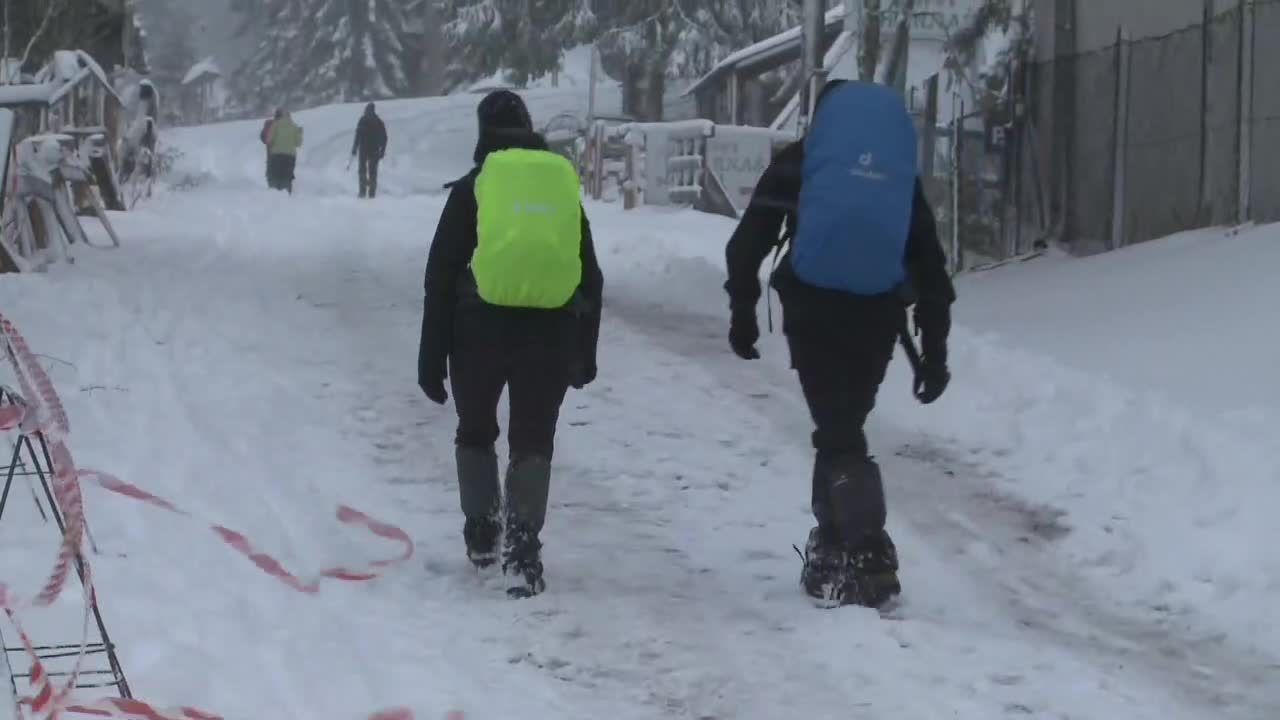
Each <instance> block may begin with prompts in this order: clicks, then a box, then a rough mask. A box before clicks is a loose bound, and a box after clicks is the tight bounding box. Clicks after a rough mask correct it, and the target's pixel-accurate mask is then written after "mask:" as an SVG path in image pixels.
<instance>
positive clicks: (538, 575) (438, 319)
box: [418, 91, 604, 597]
mask: <svg viewBox="0 0 1280 720" xmlns="http://www.w3.org/2000/svg"><path fill="white" fill-rule="evenodd" d="M477 115H478V117H479V124H480V140H479V142H478V143H477V145H476V150H475V168H474V169H473V170H472V171H471V172H470V173H468V174H467V175H466V177H463V178H462V179H460V180H458V181H456V182H453V183H450V187H451V188H452V189H451V191H450V193H449V199H448V201H447V202H446V203H445V207H444V211H443V212H442V213H441V215H440V223H439V225H438V226H437V227H436V234H435V239H434V240H433V241H432V243H431V252H430V256H429V258H428V260H427V273H426V298H425V308H424V312H423V317H422V343H421V346H420V348H419V351H418V384H419V386H421V388H422V391H423V393H425V394H426V396H427V397H428V398H430V399H431V400H432V401H433V402H436V403H439V404H441V405H443V404H444V403H445V402H446V401H448V399H449V395H448V393H447V392H446V391H445V379H446V378H447V377H451V378H452V387H453V395H454V404H455V405H456V408H457V412H458V430H457V437H456V445H457V466H458V489H459V492H460V495H461V503H462V513H463V515H464V517H465V523H464V525H463V529H462V535H463V538H464V540H465V542H466V548H467V557H468V558H470V560H471V562H472V563H474V564H475V565H476V567H478V568H483V567H488V566H490V565H492V564H493V563H494V561H495V560H497V554H498V540H499V538H500V537H505V542H504V543H503V545H504V547H503V558H502V560H503V563H502V567H503V570H504V571H505V572H507V573H509V574H511V575H513V576H515V577H516V578H517V580H516V584H515V585H513V586H512V587H511V588H510V589H509V591H508V592H510V594H511V595H512V596H515V597H528V596H530V595H536V594H538V593H540V592H542V590H543V589H544V587H545V584H544V582H543V579H542V559H541V557H542V556H541V548H542V543H541V541H540V540H539V533H540V531H541V530H542V526H543V522H544V520H545V519H546V513H547V499H548V493H549V491H550V483H551V459H552V453H553V450H554V445H555V435H556V425H557V423H558V420H559V416H560V406H561V404H562V403H563V402H564V399H565V394H566V392H567V391H568V389H569V388H570V387H574V388H582V387H584V386H586V385H587V384H589V383H590V382H592V381H593V380H594V379H595V377H596V344H597V339H598V337H599V332H600V308H601V294H602V292H603V287H604V278H603V276H602V275H601V272H600V266H599V264H598V263H597V261H596V253H595V247H594V245H593V244H592V238H591V226H590V225H589V224H588V222H587V218H586V215H585V214H584V213H583V211H582V204H581V194H580V185H579V180H578V176H577V172H576V171H575V170H574V168H573V166H572V164H570V163H569V162H568V161H567V160H565V159H564V157H562V156H560V155H557V154H555V153H553V152H551V151H549V150H548V149H547V143H546V141H545V140H544V139H543V138H542V137H541V136H540V135H538V134H537V133H535V132H534V131H533V124H532V122H530V119H529V112H528V110H527V109H526V108H525V105H524V102H523V101H522V100H521V99H520V96H518V95H516V94H515V93H512V92H508V91H498V92H495V93H492V94H490V95H488V96H486V97H485V99H484V100H482V101H481V103H480V106H479V107H478V108H477ZM504 388H505V389H506V391H507V393H508V397H509V402H510V405H511V412H510V426H509V433H508V438H509V442H510V449H511V453H510V462H509V464H508V466H507V472H506V481H505V486H506V488H505V502H504V497H503V493H502V491H501V490H502V489H501V488H500V486H499V476H498V458H497V455H496V453H495V450H494V444H495V442H496V441H497V440H498V435H499V426H498V402H499V400H500V399H501V398H502V394H503V390H504ZM503 509H505V512H503ZM504 528H505V533H504Z"/></svg>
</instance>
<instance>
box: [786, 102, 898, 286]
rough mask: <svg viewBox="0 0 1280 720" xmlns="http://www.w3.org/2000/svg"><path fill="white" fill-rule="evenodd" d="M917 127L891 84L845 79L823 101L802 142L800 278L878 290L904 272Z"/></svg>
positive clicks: (796, 261)
mask: <svg viewBox="0 0 1280 720" xmlns="http://www.w3.org/2000/svg"><path fill="white" fill-rule="evenodd" d="M916 152H917V150H916V130H915V125H914V124H913V123H912V121H911V116H910V115H909V114H908V112H907V108H906V104H905V103H904V102H903V100H902V96H901V95H900V94H899V93H898V92H897V91H896V90H894V89H893V88H891V87H888V86H885V85H880V84H876V83H869V82H848V83H845V84H843V85H840V86H838V87H835V88H832V89H831V91H830V92H828V93H827V95H826V97H824V98H823V99H822V102H821V103H820V104H819V106H818V110H817V112H816V113H815V114H814V119H813V124H812V126H811V127H810V130H809V134H808V136H807V137H806V138H805V141H804V165H803V167H802V168H801V184H800V204H799V209H798V210H797V219H796V234H795V238H794V239H793V240H792V244H791V265H792V268H793V269H794V270H795V273H796V276H797V277H799V278H800V280H802V281H804V282H806V283H808V284H810V285H815V286H817V287H822V288H827V289H831V290H841V291H844V292H848V293H852V294H855V295H879V294H882V293H886V292H890V291H892V290H894V289H895V288H897V287H898V286H899V285H900V284H901V283H902V281H903V280H904V278H905V275H906V269H905V267H904V264H903V254H904V252H905V250H906V244H907V235H908V233H909V232H910V230H911V208H912V204H913V202H914V200H915V187H916Z"/></svg>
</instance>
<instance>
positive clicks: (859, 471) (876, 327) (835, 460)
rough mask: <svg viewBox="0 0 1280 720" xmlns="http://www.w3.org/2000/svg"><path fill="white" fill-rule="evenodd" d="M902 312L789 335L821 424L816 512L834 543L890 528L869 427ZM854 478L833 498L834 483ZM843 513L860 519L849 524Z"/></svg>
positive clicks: (794, 358) (890, 310) (816, 438)
mask: <svg viewBox="0 0 1280 720" xmlns="http://www.w3.org/2000/svg"><path fill="white" fill-rule="evenodd" d="M902 312H905V311H904V310H902V309H901V308H900V307H897V308H887V309H884V310H883V311H880V310H877V311H876V312H873V313H869V314H868V316H867V317H866V318H860V320H865V322H858V323H856V324H852V325H848V326H844V327H843V328H842V331H841V332H839V333H833V332H818V331H809V330H808V329H805V330H804V331H794V330H793V331H792V332H791V333H789V334H788V335H787V341H788V344H789V346H790V349H791V364H792V367H794V369H795V370H796V373H797V374H798V375H799V376H800V386H801V388H802V389H803V391H804V397H805V401H806V402H807V403H808V405H809V413H810V415H811V416H812V418H813V422H814V425H815V428H814V431H813V446H814V449H815V450H816V458H815V461H814V473H813V488H812V505H813V515H814V517H815V518H816V519H817V521H818V527H819V528H820V529H821V530H822V531H823V533H824V535H826V536H827V537H830V538H834V537H838V536H843V538H844V539H845V540H846V541H848V542H856V541H857V540H858V539H860V537H861V536H863V535H869V534H872V533H876V532H878V531H880V530H883V529H884V523H885V503H884V489H883V486H882V484H881V482H880V476H879V469H878V467H876V466H875V464H874V462H872V461H871V460H870V458H869V454H870V453H869V448H868V447H867V436H866V432H865V431H864V425H865V424H866V421H867V416H868V415H870V414H871V411H872V409H874V408H875V404H876V393H877V392H878V391H879V389H880V385H881V384H882V383H883V382H884V378H885V373H886V371H887V369H888V367H889V361H890V360H891V359H892V358H893V351H894V345H895V343H896V342H897V338H898V332H899V328H900V324H901V322H902V316H901V314H900V313H902ZM842 476H843V477H844V480H841V477H842ZM850 478H851V479H852V482H849V484H848V485H847V487H842V488H841V492H840V493H837V495H838V496H839V497H833V494H832V485H833V483H842V482H845V481H849V480H850ZM842 516H843V517H844V518H852V519H851V520H849V521H848V522H841V521H840V518H841V517H842ZM838 528H839V529H838ZM851 536H852V537H851Z"/></svg>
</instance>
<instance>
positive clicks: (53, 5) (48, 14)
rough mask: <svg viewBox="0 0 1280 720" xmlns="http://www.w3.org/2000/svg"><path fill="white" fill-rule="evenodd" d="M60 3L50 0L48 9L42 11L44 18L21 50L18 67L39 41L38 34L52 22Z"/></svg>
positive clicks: (25, 62)
mask: <svg viewBox="0 0 1280 720" xmlns="http://www.w3.org/2000/svg"><path fill="white" fill-rule="evenodd" d="M62 4H63V3H62V2H58V0H50V2H49V9H48V10H46V11H45V13H44V20H43V21H41V23H40V27H38V28H36V31H35V33H34V34H32V35H31V40H30V42H28V43H27V49H26V50H23V51H22V59H21V60H19V61H18V67H22V66H24V65H26V64H27V59H28V58H30V57H31V50H32V49H33V48H35V46H36V43H37V42H40V36H41V35H44V33H45V31H46V30H48V29H49V25H50V23H52V22H53V16H54V15H56V14H57V13H58V10H59V8H61V7H62Z"/></svg>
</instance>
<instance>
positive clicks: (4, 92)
mask: <svg viewBox="0 0 1280 720" xmlns="http://www.w3.org/2000/svg"><path fill="white" fill-rule="evenodd" d="M61 87H62V86H61V85H59V84H57V83H36V84H27V85H3V86H0V106H10V105H48V104H49V102H50V98H52V97H53V94H54V93H56V92H57V91H58V90H59V88H61Z"/></svg>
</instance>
